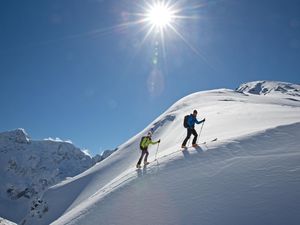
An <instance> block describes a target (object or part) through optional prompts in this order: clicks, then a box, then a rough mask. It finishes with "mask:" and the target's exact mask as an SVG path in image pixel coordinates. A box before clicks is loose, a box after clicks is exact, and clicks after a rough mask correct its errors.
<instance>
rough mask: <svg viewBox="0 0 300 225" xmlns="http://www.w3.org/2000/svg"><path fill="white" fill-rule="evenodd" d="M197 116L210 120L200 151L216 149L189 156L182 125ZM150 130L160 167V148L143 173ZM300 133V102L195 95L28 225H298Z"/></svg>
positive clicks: (53, 195)
mask: <svg viewBox="0 0 300 225" xmlns="http://www.w3.org/2000/svg"><path fill="white" fill-rule="evenodd" d="M257 83H260V82H257ZM252 84H253V83H249V84H248V85H249V86H250V85H252ZM265 84H267V85H270V86H274V85H275V86H276V85H279V84H278V83H277V82H270V83H268V82H265ZM238 90H239V89H238ZM193 109H197V110H198V112H199V113H198V117H199V119H200V118H203V117H205V118H206V122H205V125H204V127H203V130H202V133H201V137H200V141H199V142H202V141H208V142H207V144H201V145H200V148H199V149H194V148H189V149H188V150H187V151H181V150H180V148H179V147H180V145H181V143H182V141H183V139H184V137H185V135H186V130H185V129H184V128H183V126H182V122H183V117H184V115H186V114H189V113H190V112H192V110H193ZM150 129H151V130H153V131H154V136H153V139H154V140H156V139H158V138H160V139H161V140H162V142H161V144H160V146H159V153H158V160H157V161H153V160H154V156H155V151H156V149H157V148H156V147H157V146H153V147H151V148H150V149H149V151H150V158H149V160H150V161H152V163H151V164H150V165H149V166H148V167H147V168H144V169H143V170H138V171H137V170H136V169H135V168H134V166H135V164H136V162H137V159H138V157H139V154H140V152H139V150H138V144H139V140H140V138H141V136H142V135H144V134H145V133H146V132H147V131H148V130H150ZM196 129H197V130H198V132H199V129H200V126H197V127H196ZM299 131H300V97H299V96H296V95H293V98H292V99H291V98H290V95H288V94H284V93H280V95H278V94H276V93H272V92H270V93H269V94H268V95H264V94H263V95H260V94H259V93H257V94H251V93H249V92H248V91H246V93H243V92H242V91H241V90H239V91H233V90H228V89H219V90H212V91H204V92H199V93H195V94H192V95H189V96H187V97H185V98H183V99H181V100H179V101H178V102H176V103H175V104H174V105H173V106H172V107H170V108H169V109H168V110H167V111H166V112H165V113H163V114H162V115H161V116H160V117H159V118H157V119H156V120H155V121H154V122H153V123H151V124H150V125H149V126H148V127H146V128H145V130H143V131H142V132H141V133H139V134H137V135H136V136H135V137H133V138H131V139H130V140H128V141H127V142H126V143H124V144H123V145H121V146H119V148H118V151H116V152H114V153H113V154H112V155H111V156H110V157H109V158H107V159H105V160H104V161H102V162H100V163H98V164H96V165H95V166H93V167H92V168H90V169H88V170H87V171H85V172H83V173H82V174H80V175H78V176H76V177H74V178H71V179H68V180H65V181H63V182H61V183H59V184H57V185H55V186H53V187H51V188H50V189H49V190H48V191H47V192H46V193H45V194H44V196H43V201H44V202H45V204H46V205H47V208H48V210H47V212H45V213H44V214H43V215H42V218H38V217H36V216H32V215H31V214H30V212H28V216H27V217H25V218H24V219H23V220H22V224H50V223H53V224H87V225H89V224H141V223H142V224H145V223H146V224H172V225H174V224H280V225H281V224H286V223H285V222H286V221H289V223H288V224H299V221H300V216H299V214H298V211H299V209H300V192H299V190H300V173H299V172H300V166H299V160H300V149H299V146H300V132H299ZM215 137H217V138H218V141H217V142H209V140H212V139H214V138H215Z"/></svg>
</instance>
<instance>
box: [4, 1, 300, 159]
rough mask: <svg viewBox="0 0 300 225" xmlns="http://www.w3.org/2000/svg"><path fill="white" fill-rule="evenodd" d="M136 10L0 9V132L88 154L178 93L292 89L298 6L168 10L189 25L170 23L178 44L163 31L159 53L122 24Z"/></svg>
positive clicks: (115, 140) (51, 4) (92, 4)
mask: <svg viewBox="0 0 300 225" xmlns="http://www.w3.org/2000/svg"><path fill="white" fill-rule="evenodd" d="M146 2H150V1H141V0H131V1H130V0H43V1H37V0H36V1H16V0H3V1H1V2H0V34H1V35H0V49H1V50H0V76H1V82H0V102H1V111H0V118H1V122H0V131H5V130H12V129H15V128H18V127H22V128H25V130H26V131H27V132H28V133H29V135H30V136H31V137H32V138H33V139H43V138H47V137H52V138H55V137H59V138H61V139H63V140H67V139H70V140H72V141H73V143H74V144H75V145H76V146H78V147H81V148H87V149H89V150H90V151H91V153H92V154H96V153H100V152H101V151H104V150H106V149H113V148H115V147H117V146H118V145H119V144H122V143H123V142H124V141H126V140H127V139H129V138H130V137H132V136H133V135H135V134H136V133H138V132H139V131H141V130H142V129H143V128H144V127H145V126H147V125H148V124H149V123H150V122H151V121H153V120H154V119H155V118H156V117H157V116H159V115H160V114H161V113H163V112H164V111H165V110H166V109H167V108H168V107H170V106H171V105H172V104H173V103H174V102H175V101H177V100H179V99H180V98H181V97H184V96H185V95H187V94H190V93H193V92H196V91H202V90H208V89H215V88H221V87H226V88H232V89H234V88H236V87H237V86H238V85H239V84H240V83H243V82H246V81H253V80H265V79H266V80H280V81H287V82H292V83H298V84H299V83H300V63H299V59H300V2H299V1H298V0H295V1H293V0H289V1H284V0H281V1H279V0H263V1H262V0H253V1H248V0H239V1H238V0H227V1H226V0H224V1H192V0H185V1H171V4H173V3H174V2H176V7H177V8H178V9H180V12H179V13H178V14H180V15H182V16H187V17H193V19H192V18H185V19H178V18H177V19H176V26H175V25H174V27H176V30H177V31H178V32H180V34H181V35H182V37H183V38H184V39H185V41H183V40H182V38H180V37H179V36H178V35H176V33H175V32H173V31H172V30H171V29H169V28H167V29H165V31H164V34H165V38H164V45H163V44H162V41H161V39H160V38H158V37H157V35H155V33H151V34H150V35H149V36H148V38H146V40H144V39H145V36H146V33H147V31H148V30H147V28H146V27H145V26H146V24H135V25H132V24H130V23H132V22H134V21H137V16H136V14H137V13H143V12H144V11H143V10H142V9H143V7H145V6H146ZM125 24H127V25H125ZM163 46H164V47H163ZM156 54H157V55H156ZM154 59H156V60H157V63H154V61H153V60H154ZM151 84H152V86H151ZM198 111H199V112H200V116H201V109H198Z"/></svg>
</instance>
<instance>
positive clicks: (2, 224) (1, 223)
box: [0, 217, 16, 225]
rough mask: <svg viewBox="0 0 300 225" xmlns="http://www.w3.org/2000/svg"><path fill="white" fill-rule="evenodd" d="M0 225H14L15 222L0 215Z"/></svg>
mask: <svg viewBox="0 0 300 225" xmlns="http://www.w3.org/2000/svg"><path fill="white" fill-rule="evenodd" d="M0 225H16V223H13V222H11V221H9V220H6V219H3V218H2V217H0Z"/></svg>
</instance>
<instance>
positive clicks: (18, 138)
mask: <svg viewBox="0 0 300 225" xmlns="http://www.w3.org/2000/svg"><path fill="white" fill-rule="evenodd" d="M0 135H1V137H2V138H3V139H6V140H7V141H14V142H16V143H29V142H30V137H29V136H28V134H27V133H26V131H25V130H24V129H23V128H18V129H15V130H11V131H6V132H2V133H0Z"/></svg>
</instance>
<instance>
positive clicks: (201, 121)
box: [196, 118, 205, 124]
mask: <svg viewBox="0 0 300 225" xmlns="http://www.w3.org/2000/svg"><path fill="white" fill-rule="evenodd" d="M204 122H205V118H204V119H203V120H200V121H198V120H197V119H196V123H197V124H200V123H204Z"/></svg>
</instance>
